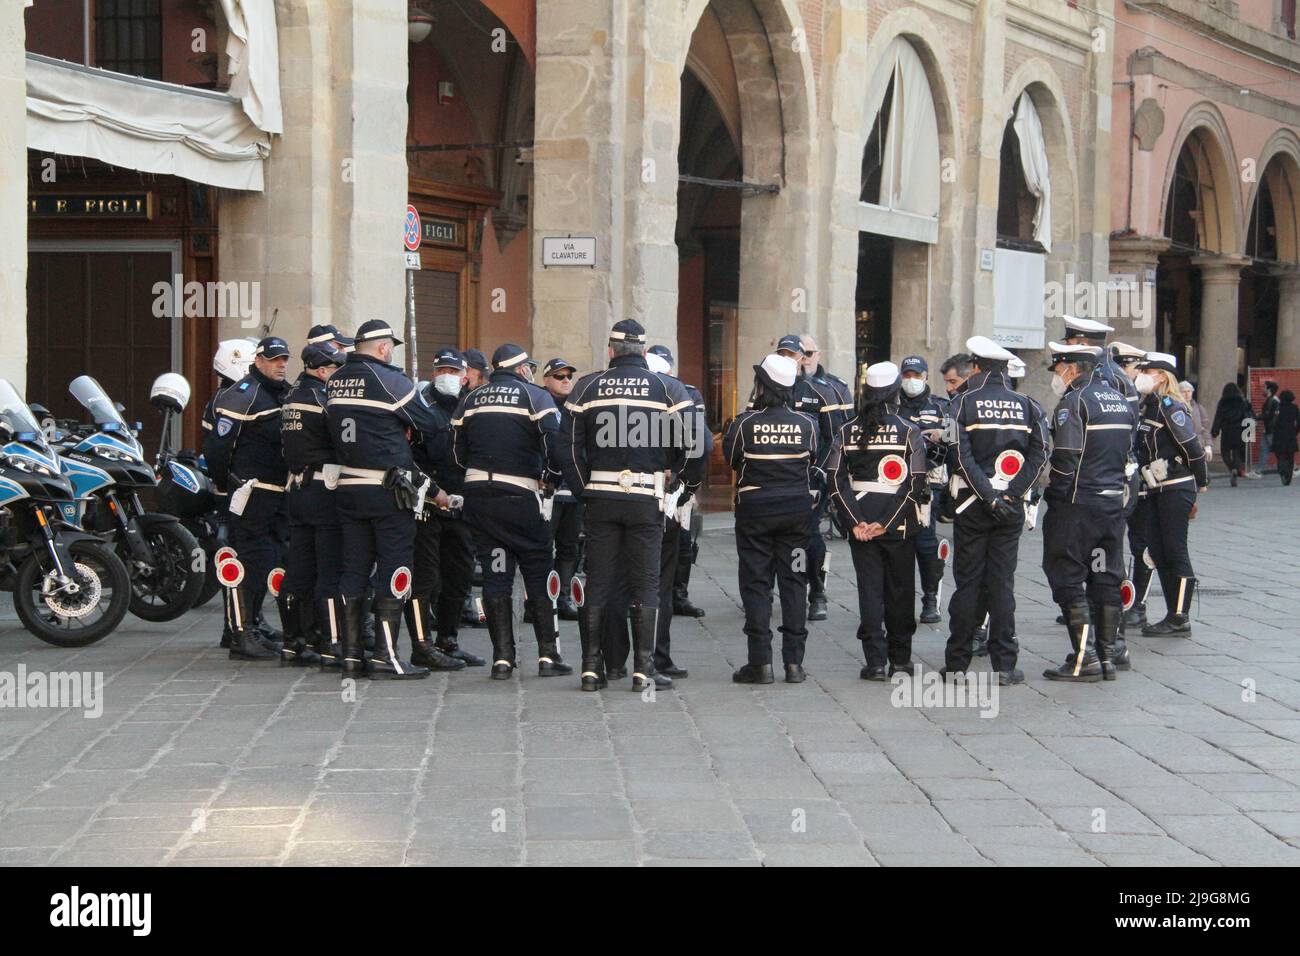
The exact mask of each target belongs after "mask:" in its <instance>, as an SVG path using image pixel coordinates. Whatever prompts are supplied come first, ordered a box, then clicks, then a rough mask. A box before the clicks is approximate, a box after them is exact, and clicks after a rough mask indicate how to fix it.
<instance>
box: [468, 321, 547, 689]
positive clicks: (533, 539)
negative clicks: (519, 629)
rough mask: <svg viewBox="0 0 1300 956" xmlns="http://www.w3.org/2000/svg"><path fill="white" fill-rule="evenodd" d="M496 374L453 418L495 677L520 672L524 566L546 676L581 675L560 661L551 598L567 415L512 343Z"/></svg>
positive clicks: (497, 355) (499, 356) (502, 352)
mask: <svg viewBox="0 0 1300 956" xmlns="http://www.w3.org/2000/svg"><path fill="white" fill-rule="evenodd" d="M492 367H493V371H492V375H491V377H490V378H489V379H488V380H487V382H486V383H484V384H483V385H481V386H479V387H478V388H476V389H474V390H473V391H472V392H470V393H469V394H468V395H466V396H465V399H464V400H463V401H462V402H461V405H460V408H459V409H457V411H456V417H455V418H454V419H453V420H452V434H453V438H454V442H455V446H454V447H455V454H456V463H457V464H458V465H459V466H460V467H461V468H463V469H465V520H466V521H467V522H469V526H470V530H471V531H472V533H473V535H474V546H475V550H476V551H477V552H478V560H479V566H480V567H482V569H483V607H484V610H485V611H486V613H487V626H488V634H489V636H490V637H491V639H492V675H491V676H492V678H493V679H494V680H508V679H509V678H510V675H511V674H512V673H513V672H514V669H515V635H514V617H513V615H514V608H513V604H512V602H511V593H512V592H513V590H514V579H515V567H516V564H518V567H519V569H520V571H521V572H522V573H523V578H524V590H525V592H526V594H527V603H528V607H529V609H530V610H531V612H532V614H531V617H532V625H533V633H534V634H535V635H536V637H537V673H538V675H539V676H541V677H551V676H554V675H557V674H571V673H573V668H572V667H570V666H569V665H568V664H566V663H564V661H563V660H562V659H561V657H560V652H559V647H558V645H557V643H556V641H557V638H558V635H557V633H556V630H555V617H554V615H553V614H552V613H551V602H550V601H549V600H548V599H547V597H546V579H547V577H548V576H549V575H550V573H551V568H552V566H553V560H552V556H551V534H550V529H549V528H548V526H547V524H546V519H545V518H544V517H543V514H542V501H543V497H544V496H549V495H550V493H551V491H552V490H553V487H554V484H555V482H556V480H557V479H558V477H559V468H558V467H557V465H556V461H555V452H556V446H555V436H556V434H557V432H558V431H559V427H560V413H559V411H558V410H557V409H556V407H555V402H554V401H553V400H552V399H551V396H550V393H548V392H547V391H546V389H544V388H541V387H539V386H537V385H533V384H532V383H530V382H529V381H527V379H526V378H525V375H526V374H528V370H529V369H530V368H531V365H530V360H529V358H528V353H527V352H525V351H524V350H523V349H522V348H520V347H519V346H518V345H512V344H506V345H502V346H501V347H500V348H498V349H497V350H496V351H495V352H494V353H493V354H492Z"/></svg>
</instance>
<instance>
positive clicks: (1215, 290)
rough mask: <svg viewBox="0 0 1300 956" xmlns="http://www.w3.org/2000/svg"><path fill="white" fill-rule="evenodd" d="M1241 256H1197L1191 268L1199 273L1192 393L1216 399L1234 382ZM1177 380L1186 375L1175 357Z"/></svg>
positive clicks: (1235, 375)
mask: <svg viewBox="0 0 1300 956" xmlns="http://www.w3.org/2000/svg"><path fill="white" fill-rule="evenodd" d="M1247 261H1248V260H1247V259H1246V258H1245V257H1244V256H1199V257H1197V258H1195V259H1192V265H1194V266H1198V267H1199V268H1200V270H1201V339H1200V343H1199V344H1198V346H1197V353H1198V356H1197V377H1198V379H1199V380H1198V382H1197V384H1196V390H1197V392H1198V393H1200V394H1201V395H1202V396H1205V397H1207V398H1208V397H1211V396H1215V395H1218V394H1219V393H1220V392H1221V391H1222V390H1223V386H1224V384H1225V383H1226V382H1235V381H1236V380H1237V293H1238V288H1239V286H1240V284H1241V270H1242V267H1243V266H1245V265H1246V264H1247ZM1178 359H1179V365H1180V368H1179V369H1178V374H1179V376H1180V377H1185V376H1186V375H1187V369H1185V368H1182V367H1181V365H1182V356H1181V355H1180V356H1178Z"/></svg>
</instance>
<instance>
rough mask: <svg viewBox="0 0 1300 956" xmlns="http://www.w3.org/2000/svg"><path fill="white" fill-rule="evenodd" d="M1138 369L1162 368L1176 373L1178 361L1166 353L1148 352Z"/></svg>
mask: <svg viewBox="0 0 1300 956" xmlns="http://www.w3.org/2000/svg"><path fill="white" fill-rule="evenodd" d="M1139 368H1163V369H1166V370H1168V371H1170V372H1176V371H1178V359H1177V358H1175V357H1174V356H1172V355H1170V354H1169V353H1168V352H1148V353H1147V357H1146V358H1145V359H1143V360H1142V362H1141V363H1140V364H1139Z"/></svg>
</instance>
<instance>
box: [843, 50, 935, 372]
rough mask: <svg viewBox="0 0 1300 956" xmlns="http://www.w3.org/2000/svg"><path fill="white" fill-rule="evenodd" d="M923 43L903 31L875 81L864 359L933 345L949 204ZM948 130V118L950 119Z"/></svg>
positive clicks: (866, 159)
mask: <svg viewBox="0 0 1300 956" xmlns="http://www.w3.org/2000/svg"><path fill="white" fill-rule="evenodd" d="M922 52H926V53H927V54H928V51H925V50H924V47H921V46H919V45H918V43H917V42H916V41H915V40H914V39H913V38H911V37H907V36H896V37H894V38H893V39H892V40H891V41H890V42H889V44H888V46H886V47H885V49H884V51H883V53H882V55H881V57H880V59H879V61H878V62H877V64H876V67H875V70H874V71H873V73H872V76H871V80H870V82H869V83H868V86H867V99H866V110H865V115H866V116H869V117H873V119H872V122H871V126H870V127H869V131H868V133H867V138H866V144H865V146H864V147H863V151H862V170H861V180H860V184H861V191H860V193H859V196H858V229H859V232H858V271H857V289H856V295H855V303H854V306H855V307H854V312H855V316H856V333H857V334H856V353H857V361H858V362H859V363H865V362H875V361H880V360H882V359H886V358H888V357H890V356H891V355H901V354H903V353H904V352H906V351H913V350H918V349H921V348H922V347H923V346H928V345H929V344H930V343H929V339H930V333H931V329H930V318H931V316H930V312H931V288H930V286H931V276H932V274H933V270H934V253H933V249H934V247H935V245H936V244H937V242H938V238H939V213H940V206H941V192H942V190H941V179H940V172H939V169H940V120H939V118H938V115H937V113H936V110H935V100H934V96H933V93H932V91H931V78H930V75H929V74H930V70H931V68H930V67H929V66H928V65H927V63H926V62H925V61H924V60H923V58H922ZM944 125H945V126H947V124H946V123H945V124H944Z"/></svg>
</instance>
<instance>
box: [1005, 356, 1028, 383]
mask: <svg viewBox="0 0 1300 956" xmlns="http://www.w3.org/2000/svg"><path fill="white" fill-rule="evenodd" d="M1007 374H1008V375H1010V376H1011V377H1012V378H1024V377H1025V360H1024V359H1022V358H1013V359H1012V360H1011V361H1009V362H1008V363H1007Z"/></svg>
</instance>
